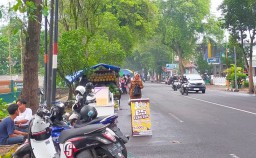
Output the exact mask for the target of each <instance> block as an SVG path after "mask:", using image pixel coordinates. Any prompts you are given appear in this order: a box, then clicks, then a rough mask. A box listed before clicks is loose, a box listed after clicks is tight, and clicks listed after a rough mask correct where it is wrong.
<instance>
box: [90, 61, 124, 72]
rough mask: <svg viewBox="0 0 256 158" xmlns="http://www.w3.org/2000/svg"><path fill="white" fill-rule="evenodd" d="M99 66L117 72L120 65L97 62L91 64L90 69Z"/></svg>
mask: <svg viewBox="0 0 256 158" xmlns="http://www.w3.org/2000/svg"><path fill="white" fill-rule="evenodd" d="M99 67H104V68H106V69H109V70H114V71H116V72H119V71H120V67H117V66H114V65H109V64H104V63H100V64H97V65H94V66H92V67H91V68H92V69H97V68H99Z"/></svg>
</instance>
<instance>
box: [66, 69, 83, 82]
mask: <svg viewBox="0 0 256 158" xmlns="http://www.w3.org/2000/svg"><path fill="white" fill-rule="evenodd" d="M83 74H84V70H79V71H77V72H75V73H73V74H72V75H67V76H65V79H66V80H67V81H68V82H69V83H73V82H74V81H76V80H77V79H78V78H79V77H81V76H83Z"/></svg>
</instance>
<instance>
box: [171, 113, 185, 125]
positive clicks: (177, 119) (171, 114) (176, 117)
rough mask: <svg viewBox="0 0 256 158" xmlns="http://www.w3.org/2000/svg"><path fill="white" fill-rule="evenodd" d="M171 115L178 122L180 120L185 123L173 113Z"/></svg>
mask: <svg viewBox="0 0 256 158" xmlns="http://www.w3.org/2000/svg"><path fill="white" fill-rule="evenodd" d="M168 114H169V115H171V116H172V117H173V118H175V119H176V120H178V121H179V122H181V123H182V122H184V121H182V120H181V119H179V118H178V117H177V116H175V115H174V114H172V113H168Z"/></svg>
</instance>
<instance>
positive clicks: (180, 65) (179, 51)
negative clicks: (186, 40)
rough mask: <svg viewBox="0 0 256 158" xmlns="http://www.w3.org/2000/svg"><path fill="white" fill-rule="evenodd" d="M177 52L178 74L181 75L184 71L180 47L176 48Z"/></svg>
mask: <svg viewBox="0 0 256 158" xmlns="http://www.w3.org/2000/svg"><path fill="white" fill-rule="evenodd" d="M177 54H178V56H179V70H180V75H183V74H184V73H185V70H184V66H183V57H182V51H181V49H177Z"/></svg>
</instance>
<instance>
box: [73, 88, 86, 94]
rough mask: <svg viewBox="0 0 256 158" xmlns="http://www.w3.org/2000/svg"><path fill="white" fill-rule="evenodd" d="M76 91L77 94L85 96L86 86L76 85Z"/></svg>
mask: <svg viewBox="0 0 256 158" xmlns="http://www.w3.org/2000/svg"><path fill="white" fill-rule="evenodd" d="M75 93H76V94H80V95H81V96H83V95H84V93H85V88H84V86H77V87H76V90H75Z"/></svg>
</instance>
